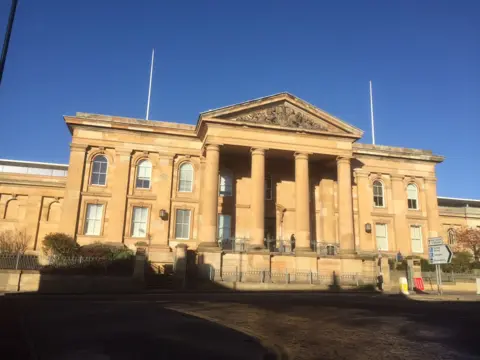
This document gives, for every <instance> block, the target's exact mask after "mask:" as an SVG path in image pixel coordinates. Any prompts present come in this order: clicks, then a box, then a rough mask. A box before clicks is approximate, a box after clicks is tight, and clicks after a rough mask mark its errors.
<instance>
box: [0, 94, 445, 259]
mask: <svg viewBox="0 0 480 360" xmlns="http://www.w3.org/2000/svg"><path fill="white" fill-rule="evenodd" d="M65 123H66V125H67V126H68V128H69V130H70V132H71V134H72V142H71V146H70V149H71V150H70V161H69V164H68V166H67V165H56V164H39V163H27V162H9V161H1V162H0V229H6V228H13V227H25V228H26V229H27V231H28V233H29V234H30V235H31V239H32V241H31V242H32V243H31V248H32V250H40V249H41V241H42V239H43V236H44V235H45V234H46V233H48V232H52V231H60V232H65V233H68V234H71V235H72V236H74V237H75V238H76V240H77V241H78V243H80V244H88V243H92V242H97V241H100V242H111V243H124V244H126V245H127V246H134V245H135V244H138V243H139V242H144V243H147V244H148V245H149V253H150V256H151V258H152V259H153V260H154V261H158V262H169V261H171V259H172V255H171V254H172V253H171V251H172V249H173V248H175V246H176V245H178V244H181V243H184V244H187V245H188V247H189V249H192V250H198V252H199V253H219V252H222V250H223V251H227V250H226V249H227V247H225V246H224V245H225V243H230V244H232V243H233V244H235V243H238V242H241V243H242V251H244V252H246V253H257V254H264V253H271V252H273V253H276V252H282V251H284V252H288V253H290V254H292V253H293V254H295V255H297V256H300V254H302V256H312V257H315V256H317V255H318V254H319V253H318V247H319V246H327V248H328V252H327V255H328V256H339V257H341V256H346V257H349V258H355V256H357V257H362V256H363V257H365V256H367V255H368V254H378V253H379V252H381V253H382V254H386V255H389V256H394V255H395V254H397V253H398V252H399V251H400V252H401V253H402V254H405V255H409V254H418V255H421V256H426V254H427V239H428V237H431V236H437V235H438V234H443V232H444V229H443V226H442V225H441V221H440V214H439V206H438V200H437V186H436V183H437V178H436V175H435V166H436V165H437V164H438V163H440V162H442V161H443V157H441V156H438V155H434V154H432V153H431V152H430V151H424V150H416V149H405V148H397V147H389V146H374V145H366V144H360V143H358V142H357V141H358V140H360V139H361V137H362V134H363V132H362V131H361V130H359V129H357V128H356V127H354V126H352V125H350V124H347V123H346V122H344V121H342V120H340V119H338V118H336V117H334V116H332V115H330V114H328V113H326V112H324V111H322V110H320V109H318V108H316V107H315V106H313V105H311V104H309V103H307V102H305V101H303V100H301V99H299V98H297V97H295V96H293V95H291V94H288V93H281V94H277V95H272V96H267V97H264V98H260V99H256V100H251V101H247V102H244V103H241V104H236V105H232V106H226V107H223V108H219V109H215V110H210V111H206V112H203V113H201V114H200V116H199V118H198V121H197V124H196V125H187V124H176V123H170V122H159V121H147V120H139V119H132V118H122V117H116V116H106V115H95V114H87V113H77V114H76V115H75V116H65ZM2 169H3V170H2ZM20 169H23V170H20ZM25 169H26V170H25ZM67 170H68V171H67ZM272 243H273V246H272V245H271V244H272ZM279 244H281V246H282V251H280V250H279V246H280V245H279ZM285 249H287V250H286V251H285ZM318 257H320V255H318V256H317V258H318ZM206 258H208V256H207V257H206Z"/></svg>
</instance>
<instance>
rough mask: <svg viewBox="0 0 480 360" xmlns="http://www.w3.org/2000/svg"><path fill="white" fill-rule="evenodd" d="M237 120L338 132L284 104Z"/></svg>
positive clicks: (242, 116) (245, 115)
mask: <svg viewBox="0 0 480 360" xmlns="http://www.w3.org/2000/svg"><path fill="white" fill-rule="evenodd" d="M235 120H237V121H244V122H251V123H257V124H266V125H279V126H284V127H291V128H299V129H308V130H320V131H334V132H338V129H336V128H334V127H333V126H329V125H328V124H327V123H322V121H321V120H314V119H313V118H312V117H310V116H308V115H306V114H305V113H303V112H301V111H298V110H296V109H294V108H292V107H289V106H285V105H283V104H282V105H277V106H275V107H271V108H267V109H263V110H259V111H255V112H252V113H248V114H244V115H241V116H239V117H237V118H235Z"/></svg>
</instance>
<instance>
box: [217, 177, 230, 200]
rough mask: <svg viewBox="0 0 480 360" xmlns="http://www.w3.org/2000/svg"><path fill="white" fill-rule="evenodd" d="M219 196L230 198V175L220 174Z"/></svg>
mask: <svg viewBox="0 0 480 360" xmlns="http://www.w3.org/2000/svg"><path fill="white" fill-rule="evenodd" d="M219 195H220V196H232V176H231V175H230V174H226V173H224V174H220V189H219Z"/></svg>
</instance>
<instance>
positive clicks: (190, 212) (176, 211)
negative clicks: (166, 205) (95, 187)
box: [173, 208, 192, 240]
mask: <svg viewBox="0 0 480 360" xmlns="http://www.w3.org/2000/svg"><path fill="white" fill-rule="evenodd" d="M179 211H187V212H188V231H187V237H178V235H177V227H178V224H179V223H178V219H179V216H178V213H179ZM185 224H186V223H182V225H185ZM191 229H192V209H186V208H177V209H175V227H174V234H173V236H174V238H175V240H190V237H191V236H190V235H191V234H190V232H191Z"/></svg>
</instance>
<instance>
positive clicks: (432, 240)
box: [428, 237, 443, 246]
mask: <svg viewBox="0 0 480 360" xmlns="http://www.w3.org/2000/svg"><path fill="white" fill-rule="evenodd" d="M437 245H443V239H442V238H441V237H434V238H429V239H428V246H437Z"/></svg>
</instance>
